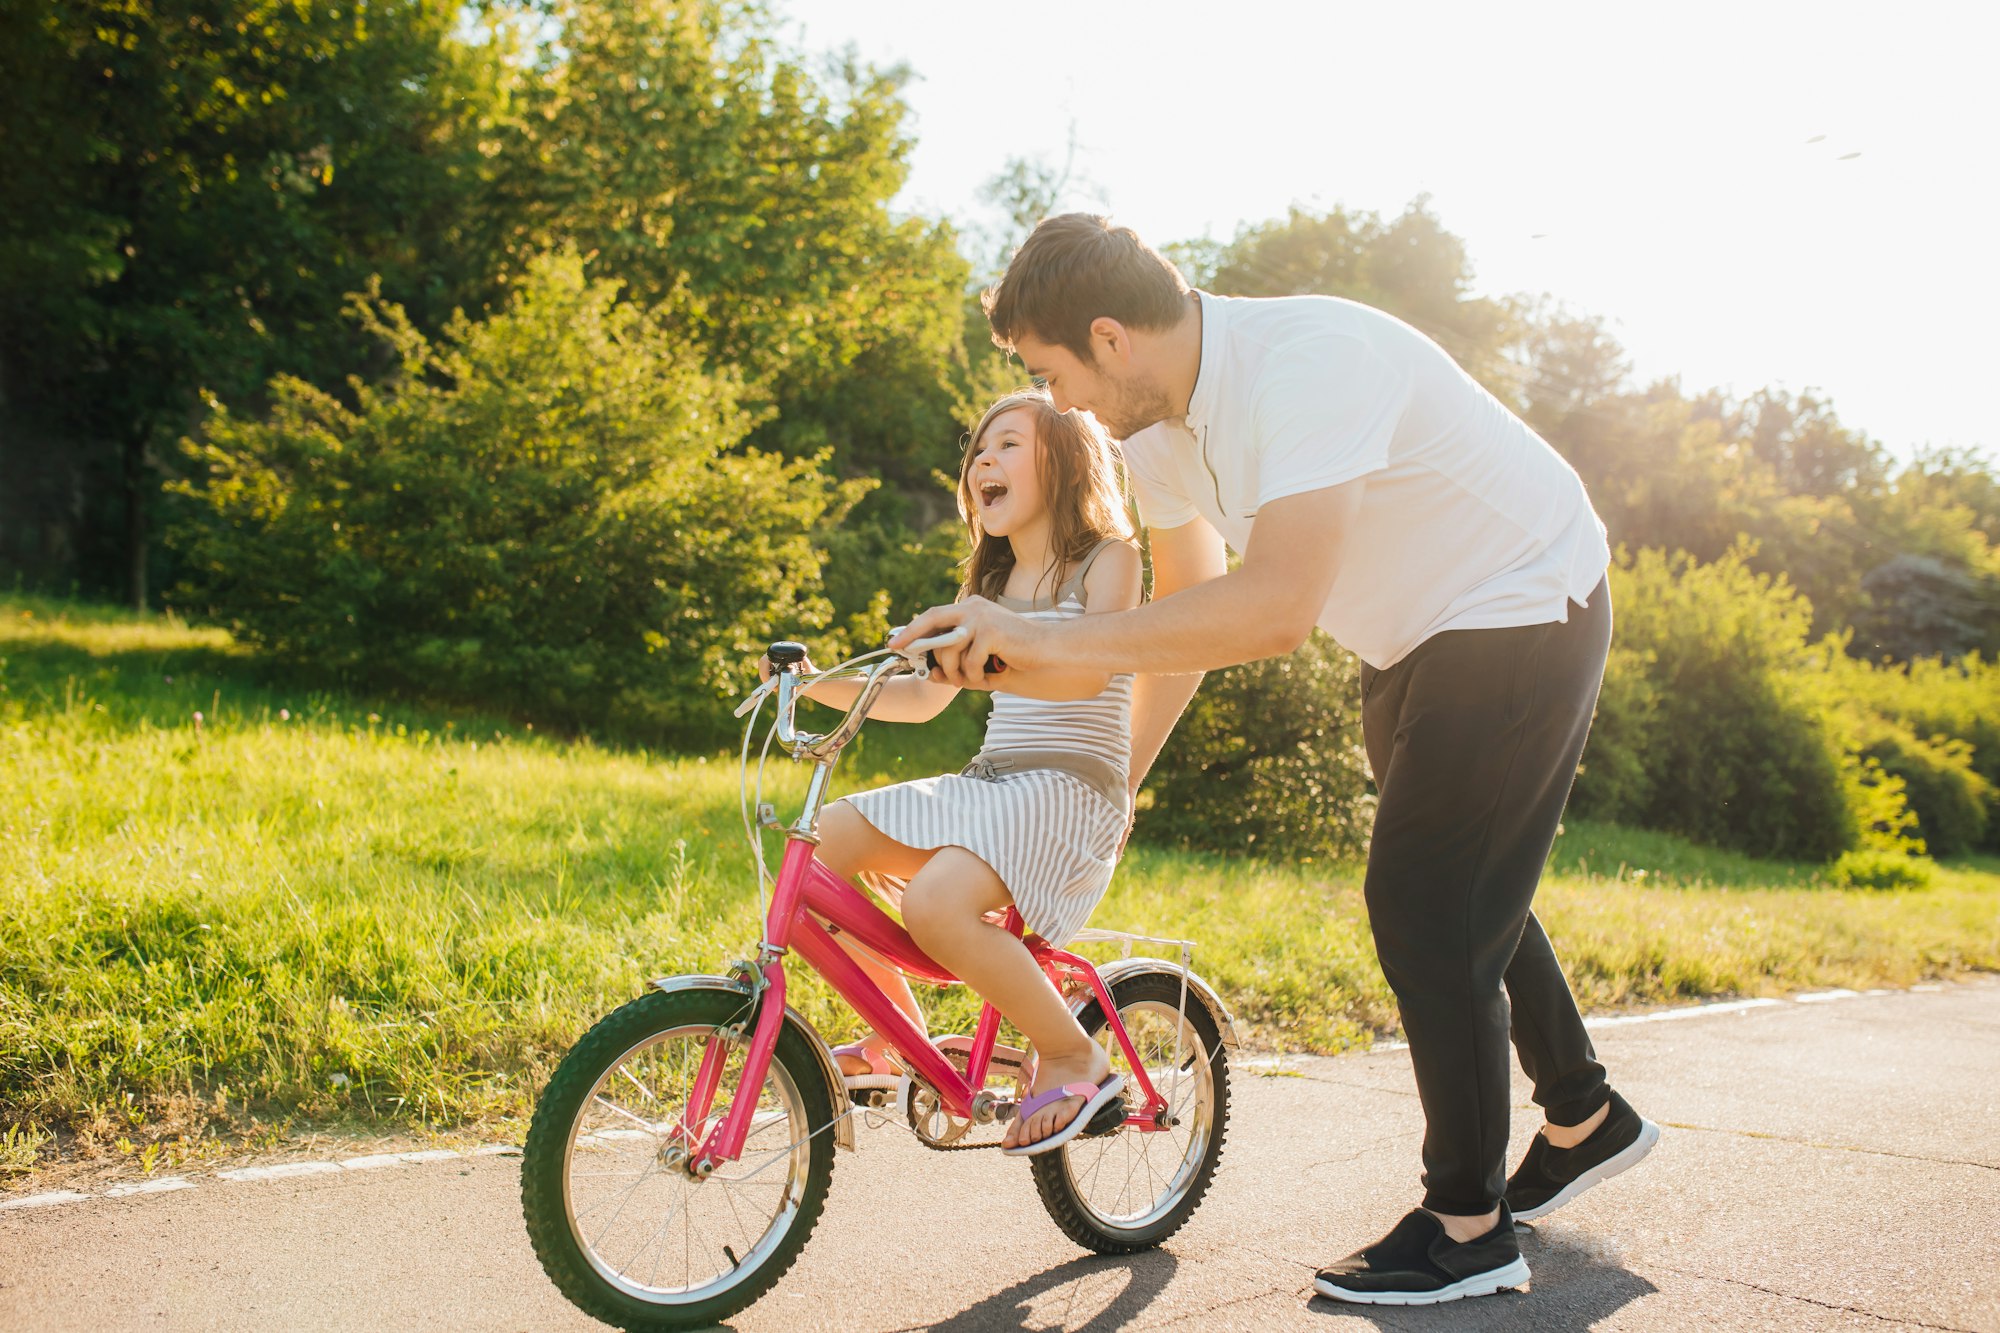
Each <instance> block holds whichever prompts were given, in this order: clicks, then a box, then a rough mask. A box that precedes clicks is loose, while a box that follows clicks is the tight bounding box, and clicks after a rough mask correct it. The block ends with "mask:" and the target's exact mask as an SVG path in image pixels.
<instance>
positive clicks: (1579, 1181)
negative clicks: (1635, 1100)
mask: <svg viewBox="0 0 2000 1333" xmlns="http://www.w3.org/2000/svg"><path fill="white" fill-rule="evenodd" d="M1659 1141H1660V1127H1659V1126H1658V1125H1656V1124H1654V1123H1653V1122H1652V1121H1650V1120H1647V1119H1644V1118H1641V1119H1640V1121H1639V1137H1638V1138H1636V1139H1633V1140H1632V1142H1631V1143H1630V1144H1628V1145H1627V1146H1626V1147H1625V1148H1624V1150H1623V1151H1620V1152H1615V1153H1613V1154H1612V1155H1611V1156H1609V1157H1607V1158H1605V1159H1604V1160H1603V1161H1601V1162H1599V1163H1598V1164H1597V1165H1596V1166H1593V1167H1591V1168H1590V1170H1588V1171H1586V1172H1584V1173H1583V1174H1582V1175H1580V1176H1578V1177H1577V1178H1576V1179H1575V1180H1572V1181H1570V1183H1569V1184H1567V1185H1565V1186H1563V1187H1562V1188H1561V1189H1559V1190H1557V1191H1556V1192H1555V1193H1554V1194H1552V1195H1550V1196H1549V1197H1548V1199H1547V1200H1546V1201H1544V1202H1542V1203H1539V1204H1537V1205H1535V1206H1534V1207H1533V1208H1519V1209H1516V1210H1514V1220H1515V1221H1516V1222H1532V1221H1534V1220H1535V1219H1536V1218H1538V1217H1547V1216H1548V1215H1549V1214H1550V1213H1553V1212H1554V1211H1555V1210H1556V1209H1558V1208H1560V1207H1562V1206H1563V1205H1564V1204H1566V1203H1568V1202H1569V1201H1570V1200H1571V1199H1574V1198H1575V1197H1576V1196H1577V1195H1579V1194H1581V1193H1583V1192H1584V1191H1585V1190H1587V1189H1589V1188H1590V1187H1591V1186H1592V1185H1601V1184H1603V1183H1604V1182H1605V1181H1607V1180H1609V1179H1611V1177H1613V1176H1615V1175H1617V1174H1618V1173H1619V1172H1621V1171H1627V1170H1630V1169H1631V1168H1633V1167H1635V1166H1637V1165H1638V1164H1639V1161H1640V1159H1641V1158H1643V1157H1645V1155H1646V1154H1647V1153H1649V1152H1651V1151H1653V1145H1654V1144H1656V1143H1658V1142H1659Z"/></svg>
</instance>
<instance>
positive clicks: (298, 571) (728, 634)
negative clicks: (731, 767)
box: [178, 254, 866, 740]
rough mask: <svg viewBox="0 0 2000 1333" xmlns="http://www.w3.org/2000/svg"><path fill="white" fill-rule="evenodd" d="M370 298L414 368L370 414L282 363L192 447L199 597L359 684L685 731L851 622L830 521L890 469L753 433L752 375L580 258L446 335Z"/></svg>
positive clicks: (390, 340)
mask: <svg viewBox="0 0 2000 1333" xmlns="http://www.w3.org/2000/svg"><path fill="white" fill-rule="evenodd" d="M352 313H353V315H354V317H355V318H356V319H357V320H358V321H359V323H360V324H361V325H362V326H363V327H364V328H365V329H366V330H367V331H368V332H369V333H371V334H373V335H375V336H376V337H377V338H378V339H380V340H381V341H382V343H384V344H385V345H386V346H387V347H388V348H389V349H390V350H391V351H392V352H393V354H394V361H395V369H394V371H393V372H391V373H389V374H388V375H386V376H384V377H382V378H381V379H380V380H379V381H377V382H364V381H359V380H357V381H355V382H354V383H353V384H352V385H351V386H350V387H351V390H352V393H353V396H354V400H355V405H354V406H352V407H350V406H347V405H346V404H345V403H343V402H342V401H341V400H340V399H338V398H336V397H335V396H333V395H331V394H329V393H326V392H324V391H323V390H321V389H318V388H315V387H313V386H311V385H309V384H306V383H304V382H303V381H300V380H297V379H282V380H279V381H278V382H276V383H275V384H273V386H272V391H271V398H272V410H271V414H270V417H269V419H268V420H264V421H259V420H254V419H248V418H239V417H237V416H234V415H232V414H231V413H229V412H228V411H226V410H224V409H221V408H220V407H218V410H217V412H216V415H215V416H214V418H213V419H212V420H211V421H210V423H209V426H208V429H207V431H206V434H205V438H204V439H203V440H202V441H201V442H200V443H198V444H193V445H190V451H191V453H192V455H193V456H194V458H195V460H196V461H197V462H198V463H199V464H200V468H201V475H200V476H199V477H198V478H197V479H196V480H195V481H193V482H190V483H188V484H186V485H184V486H182V487H181V490H182V491H183V492H184V493H185V494H187V495H188V496H189V497H190V498H191V499H193V500H195V501H198V502H199V507H198V509H197V511H196V514H195V516H194V517H193V518H191V519H190V521H189V522H188V523H187V524H186V526H185V527H184V528H183V529H182V530H181V531H180V533H179V534H178V540H179V543H180V545H181V548H182V549H183V551H184V552H185V557H186V565H187V568H188V571H189V579H188V583H187V586H186V587H185V588H184V589H183V591H182V598H183V600H184V601H185V603H186V604H188V605H190V606H193V607H196V608H199V609H203V610H205V611H207V612H208V613H210V614H211V615H213V616H216V617H217V618H219V619H221V620H223V621H224V622H225V623H228V624H229V625H231V626H232V627H233V628H234V629H235V631H236V632H237V633H238V634H239V635H240V636H241V637H242V638H244V639H245V640H246V641H248V642H250V643H254V644H256V645H258V646H259V647H261V648H263V649H265V650H267V651H268V652H270V653H272V654H273V655H274V656H277V657H279V658H281V659H284V660H287V661H290V662H294V663H299V664H303V665H306V666H309V667H313V668H317V669H325V670H331V671H334V672H338V673H340V674H342V675H344V676H346V677H348V678H350V679H353V680H357V681H362V682H367V683H371V684H376V685H383V686H388V687H391V688H399V689H405V690H411V691H419V692H422V693H424V694H426V695H431V696H439V697H446V698H457V699H463V700H468V701H472V702H477V703H481V704H485V705H489V706H499V707H503V708H508V709H511V710H514V711H517V712H522V713H527V714H529V715H532V716H535V717H539V718H546V719H550V720H555V721H559V722H564V723H568V724H572V725H582V726H591V727H610V728H614V729H616V730H618V731H620V732H623V733H625V734H638V735H644V736H649V737H655V738H657V737H675V738H679V739H683V740H709V739H712V738H713V737H714V736H715V735H716V734H718V732H717V724H718V721H719V719H720V716H721V715H720V713H719V709H718V706H717V703H716V700H717V698H718V696H719V695H720V694H723V693H727V692H728V691H729V690H731V689H732V688H734V686H735V685H737V684H740V681H741V673H742V669H743V663H744V661H745V660H746V658H748V657H750V656H753V655H754V650H755V649H756V648H757V647H759V646H760V645H762V644H763V643H766V642H768V641H769V639H770V637H771V636H772V634H773V633H774V632H778V631H784V632H799V631H804V630H814V629H819V628H822V627H824V626H826V625H827V623H828V621H829V618H830V615H829V608H828V606H827V604H826V601H825V599H824V598H823V597H822V596H821V595H820V571H821V562H822V556H821V554H820V552H818V551H817V550H815V549H814V546H813V541H812V537H813V534H814V532H815V531H816V530H818V529H819V528H821V527H822V526H824V525H825V524H828V523H830V522H837V521H838V519H839V518H840V516H841V515H842V514H843V513H844V512H845V510H846V509H847V508H848V507H850V506H851V505H852V504H853V503H854V501H855V500H856V499H857V498H858V496H859V495H860V493H861V492H862V491H863V490H864V489H865V488H866V484H865V483H861V482H848V483H835V482H832V481H830V480H828V479H827V478H826V477H825V476H823V475H822V474H821V473H820V471H819V470H818V468H817V467H816V465H815V462H814V460H799V461H792V462H787V461H784V460H782V459H780V458H778V457H776V456H774V455H771V454H768V453H763V452H759V451H754V450H751V451H737V450H736V449H735V446H736V445H737V444H738V443H739V442H740V441H741V440H742V439H743V437H744V435H745V434H746V433H747V431H748V430H749V428H750V425H751V418H750V417H749V416H748V415H747V414H746V413H745V412H744V411H743V410H742V409H741V408H740V407H739V406H738V405H737V403H736V401H735V386H734V384H733V383H732V382H731V381H730V380H728V379H727V378H725V377H717V376H713V375H710V374H708V373H707V372H705V371H704V369H703V368H702V367H701V365H700V364H699V362H698V360H697V359H696V358H695V357H694V356H693V355H692V354H691V353H690V352H689V350H688V349H687V348H686V347H685V345H684V344H683V343H682V342H681V340H680V339H679V337H678V335H676V334H675V333H674V332H672V331H671V330H669V329H667V328H665V327H663V326H662V325H661V324H660V323H659V322H658V321H656V320H655V319H653V318H652V317H651V316H650V315H648V314H647V313H646V312H644V311H643V310H642V309H641V308H640V307H638V306H636V305H634V304H632V303H630V302H620V301H618V300H617V299H616V288H615V284H613V283H610V282H607V281H596V282H591V281H587V280H586V279H585V277H584V272H583V264H582V262H581V261H580V260H579V259H578V258H577V257H576V256H575V255H573V254H571V255H564V256H557V257H553V258H542V259H537V260H534V261H531V262H530V263H529V264H528V266H527V269H526V272H525V273H524V274H523V275H522V279H521V285H520V289H519V291H518V292H517V294H516V295H515V297H514V299H513V300H512V301H511V302H510V303H509V305H508V306H507V308H506V309H505V310H503V311H502V312H500V313H498V314H496V315H494V316H492V317H491V318H489V319H487V320H485V321H482V322H477V323H475V322H473V321H471V320H468V319H466V318H464V317H463V316H460V317H457V318H455V319H454V320H453V321H452V323H451V325H450V327H449V330H448V332H447V335H446V338H445V339H444V340H443V341H441V342H433V341H432V340H430V339H428V338H426V337H425V336H424V334H423V333H422V332H421V331H419V330H418V329H416V328H415V327H414V326H413V325H412V324H411V323H410V321H409V319H408V317H407V316H406V315H405V314H404V313H403V312H402V311H401V310H400V309H398V308H397V307H395V306H394V305H392V304H389V303H387V302H385V301H382V300H380V299H379V298H375V297H369V298H365V299H359V300H357V301H355V302H354V303H353V305H352Z"/></svg>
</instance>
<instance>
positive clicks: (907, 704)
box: [757, 657, 958, 722]
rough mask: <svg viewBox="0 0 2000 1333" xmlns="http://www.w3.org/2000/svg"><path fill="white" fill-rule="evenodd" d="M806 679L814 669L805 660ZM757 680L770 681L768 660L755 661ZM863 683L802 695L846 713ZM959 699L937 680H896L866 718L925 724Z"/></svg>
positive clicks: (826, 685)
mask: <svg viewBox="0 0 2000 1333" xmlns="http://www.w3.org/2000/svg"><path fill="white" fill-rule="evenodd" d="M800 669H801V670H802V672H803V673H804V674H805V675H808V676H810V675H812V674H813V673H814V670H815V668H814V667H813V664H812V661H811V659H810V658H808V659H807V660H806V661H804V662H802V663H800ZM757 677H758V679H759V680H769V679H770V678H771V659H770V658H768V657H760V658H758V659H757ZM863 683H864V682H862V681H860V680H857V679H851V678H850V679H847V680H823V681H821V682H820V683H819V684H817V685H814V686H812V687H811V688H810V689H807V690H805V691H804V694H805V697H806V698H808V699H810V700H812V701H813V702H814V703H816V704H824V705H825V706H826V707H828V708H838V709H840V710H841V711H843V712H845V711H846V710H847V709H849V708H852V707H854V701H855V700H856V699H859V698H860V697H861V687H862V684H863ZM957 697H958V686H956V685H946V684H945V683H944V682H943V681H939V680H919V679H917V678H916V677H915V676H899V677H897V678H896V679H895V680H892V681H890V682H888V683H887V684H885V685H884V686H883V687H882V689H881V690H880V692H878V693H877V694H876V696H875V702H874V703H873V704H872V705H871V706H870V707H869V709H868V716H869V718H870V719H871V720H872V721H876V722H928V721H930V720H931V719H932V718H934V717H936V716H937V715H938V714H939V713H942V712H943V711H944V708H945V705H946V704H948V703H950V702H951V701H952V700H953V699H956V698H957Z"/></svg>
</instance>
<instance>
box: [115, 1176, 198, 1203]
mask: <svg viewBox="0 0 2000 1333" xmlns="http://www.w3.org/2000/svg"><path fill="white" fill-rule="evenodd" d="M193 1188H194V1182H193V1181H192V1180H187V1179H184V1178H183V1177H180V1176H161V1177H160V1178H159V1179H158V1180H130V1181H127V1182H126V1183H124V1184H123V1185H113V1186H112V1187H111V1188H110V1189H108V1190H106V1191H104V1197H105V1198H107V1199H122V1198H124V1197H125V1196H126V1195H128V1194H172V1193H173V1192H174V1191H175V1190H191V1189H193Z"/></svg>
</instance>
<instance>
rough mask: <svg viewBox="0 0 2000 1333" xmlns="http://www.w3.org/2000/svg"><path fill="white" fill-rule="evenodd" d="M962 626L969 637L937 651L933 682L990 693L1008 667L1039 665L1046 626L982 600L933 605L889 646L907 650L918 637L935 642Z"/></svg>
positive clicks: (969, 599)
mask: <svg viewBox="0 0 2000 1333" xmlns="http://www.w3.org/2000/svg"><path fill="white" fill-rule="evenodd" d="M959 627H963V628H964V629H966V630H967V631H968V632H969V636H970V637H968V638H967V639H966V640H965V641H963V642H961V643H959V644H957V645H955V646H950V647H940V648H937V649H935V650H933V653H932V656H933V657H935V658H936V660H937V669H936V670H935V671H933V672H932V673H931V679H933V680H940V681H943V682H944V683H945V684H947V685H956V686H958V687H959V688H960V689H968V690H991V689H995V688H998V687H999V686H1000V685H1001V683H1002V677H1001V675H1000V672H1001V671H1003V670H1004V669H1006V668H1011V667H1032V666H1036V665H1038V664H1039V660H1040V653H1041V649H1042V643H1043V633H1042V628H1041V627H1040V626H1039V625H1037V624H1036V623H1035V622H1034V621H1032V620H1027V619H1024V618H1023V617H1021V616H1017V615H1015V614H1014V613H1013V612H1012V611H1008V610H1006V609H1005V608H1003V607H999V606H995V605H994V604H993V603H992V602H989V601H987V600H986V599H985V598H984V597H968V598H966V599H965V600H964V601H962V602H954V603H952V604H951V605H950V606H934V607H932V608H931V609H930V610H928V611H926V612H924V613H923V614H922V615H920V616H918V617H917V618H916V619H915V620H912V621H911V622H910V623H909V624H907V625H905V626H903V628H902V629H901V630H899V631H898V632H897V633H896V634H895V635H894V636H893V637H891V638H890V640H889V646H890V647H891V648H896V649H902V648H907V647H908V646H909V645H911V644H913V643H915V642H916V641H917V640H919V639H929V638H935V637H937V636H938V635H940V634H943V633H945V632H946V631H948V630H951V629H955V628H959Z"/></svg>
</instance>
